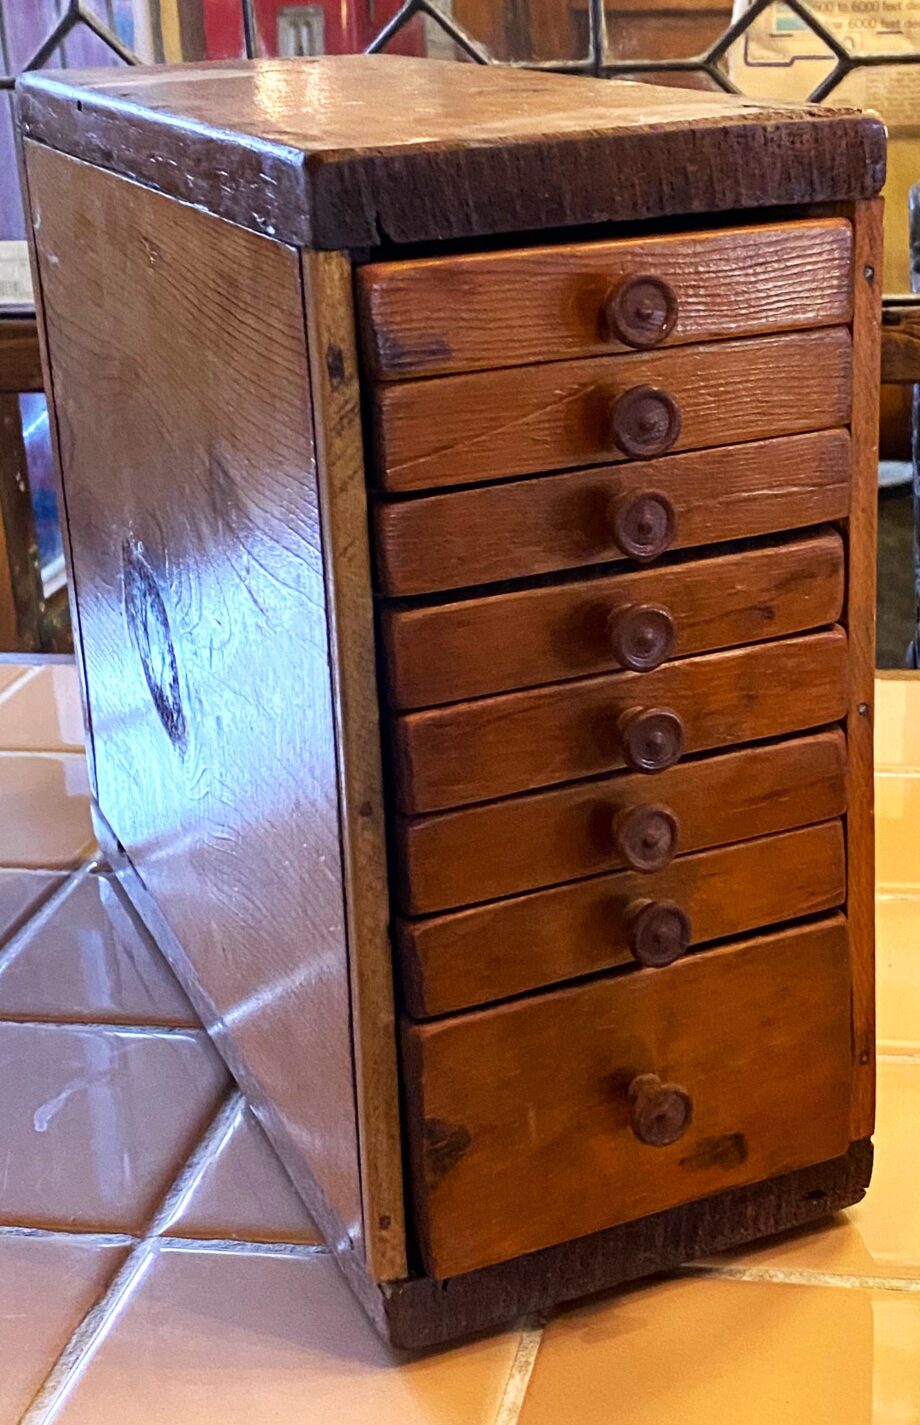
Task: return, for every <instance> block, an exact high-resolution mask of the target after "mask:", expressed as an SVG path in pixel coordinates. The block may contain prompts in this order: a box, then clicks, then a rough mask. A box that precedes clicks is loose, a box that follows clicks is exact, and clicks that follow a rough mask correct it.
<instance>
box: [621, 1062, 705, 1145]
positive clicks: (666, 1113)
mask: <svg viewBox="0 0 920 1425" xmlns="http://www.w3.org/2000/svg"><path fill="white" fill-rule="evenodd" d="M629 1108H630V1121H631V1123H632V1131H633V1133H635V1135H636V1137H637V1138H638V1139H639V1141H640V1143H648V1145H649V1146H650V1147H651V1148H666V1147H667V1146H668V1144H669V1143H676V1142H677V1140H678V1138H682V1137H683V1135H684V1134H685V1133H686V1131H687V1129H688V1128H689V1127H690V1124H691V1123H692V1122H693V1100H692V1098H691V1097H690V1095H689V1094H688V1093H687V1090H686V1089H684V1088H681V1086H680V1084H663V1083H662V1082H661V1079H660V1078H659V1077H658V1075H657V1074H637V1075H636V1077H635V1078H634V1079H633V1081H632V1083H631V1084H630V1086H629Z"/></svg>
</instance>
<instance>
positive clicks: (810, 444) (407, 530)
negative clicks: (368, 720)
mask: <svg viewBox="0 0 920 1425" xmlns="http://www.w3.org/2000/svg"><path fill="white" fill-rule="evenodd" d="M779 469H781V470H782V480H781V481H778V480H777V479H776V472H777V470H779ZM650 490H652V491H655V492H658V493H661V494H663V495H664V496H665V498H666V499H667V500H668V501H669V502H670V504H671V506H672V508H673V510H674V514H675V534H674V540H673V543H672V545H671V549H672V550H675V551H676V550H680V549H689V548H692V547H694V546H701V545H706V544H710V543H713V542H715V541H718V540H729V539H740V538H744V537H746V536H751V535H762V534H768V533H771V532H773V531H776V530H784V529H795V528H797V527H801V526H804V525H809V524H820V523H822V522H823V521H826V520H837V519H842V518H844V517H845V516H846V514H847V513H848V511H849V505H850V440H849V435H848V433H847V432H846V431H843V430H836V431H826V432H821V433H819V434H816V435H795V436H789V437H788V438H787V439H785V440H767V441H757V442H755V443H754V444H751V445H733V446H727V447H723V448H722V449H717V450H705V451H691V452H689V453H688V454H685V455H667V456H664V457H662V458H661V459H659V460H636V461H623V462H622V463H621V464H619V465H611V466H604V467H599V468H595V469H590V470H573V471H569V472H566V473H563V474H556V475H550V476H544V477H540V478H538V479H534V480H514V481H507V482H504V483H501V484H497V485H484V486H482V487H481V488H476V489H469V490H454V491H451V492H450V493H448V494H440V495H438V494H435V495H424V496H420V497H419V498H417V499H411V500H380V501H379V502H378V503H377V505H376V508H375V510H374V528H375V533H376V549H377V568H378V577H379V584H380V588H381V589H382V591H383V592H384V593H387V594H396V595H410V594H425V593H432V592H436V591H438V590H442V589H444V590H446V589H455V588H459V587H461V586H463V585H471V584H487V583H490V582H492V581H496V582H497V581H498V580H502V579H514V578H520V577H522V576H525V575H534V574H545V573H551V572H553V571H555V570H557V569H566V568H571V567H576V566H578V565H579V564H593V563H601V562H604V561H607V560H614V559H622V558H623V551H622V550H621V549H620V547H619V546H618V544H617V543H616V539H615V536H614V533H613V530H612V528H611V522H610V509H611V506H612V504H613V503H614V502H615V501H617V500H619V499H621V498H624V497H627V496H630V495H639V494H642V493H644V492H647V491H650Z"/></svg>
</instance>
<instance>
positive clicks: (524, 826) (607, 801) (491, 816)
mask: <svg viewBox="0 0 920 1425" xmlns="http://www.w3.org/2000/svg"><path fill="white" fill-rule="evenodd" d="M845 771H846V744H845V741H844V738H843V735H842V734H841V733H840V732H836V731H835V732H828V733H823V734H820V735H818V736H816V737H812V738H796V739H795V740H793V741H789V742H781V743H778V744H775V745H768V746H765V747H750V748H744V749H741V750H735V751H731V752H727V753H722V754H720V755H718V756H715V757H711V758H703V759H697V760H696V761H693V762H687V763H678V764H677V765H676V766H674V767H670V768H668V770H667V771H665V772H658V773H656V774H655V775H654V776H651V777H650V776H647V775H645V774H644V773H641V772H630V773H627V774H625V775H615V776H611V777H601V778H594V779H591V780H590V781H586V782H579V783H576V784H575V785H573V786H566V787H557V788H553V789H552V790H549V791H543V792H532V793H530V794H528V795H526V796H521V797H510V798H508V799H505V800H502V801H497V802H491V803H488V804H487V805H484V806H474V807H465V808H462V809H459V810H457V811H453V812H444V813H441V814H440V815H436V816H428V817H421V818H414V819H407V820H402V819H401V820H400V821H399V823H398V826H397V864H398V867H399V879H400V899H401V906H402V908H403V910H405V911H407V912H408V913H409V914H413V915H423V914H427V913H429V912H432V911H438V910H442V909H446V908H448V907H450V906H462V905H470V904H472V903H473V902H478V901H487V900H492V899H494V898H496V897H499V896H509V895H514V894H516V893H518V892H521V891H528V890H532V889H534V888H536V887H539V886H550V885H556V884H559V883H560V882H563V881H569V880H575V879H577V878H579V877H582V876H591V875H597V874H599V873H601V872H604V871H609V870H612V869H614V868H616V867H620V866H622V865H623V864H624V862H623V856H622V853H621V851H620V848H619V846H618V845H617V840H616V836H615V832H614V828H613V819H614V817H615V816H616V814H617V813H618V812H621V811H623V810H624V809H626V808H629V807H636V806H665V807H667V808H668V809H669V810H671V811H673V813H674V814H675V815H676V817H677V819H678V822H679V831H678V837H677V851H678V853H679V854H683V853H685V852H688V851H696V850H700V849H702V848H704V847H709V846H719V845H724V844H726V843H728V842H731V841H743V840H745V839H747V838H749V837H754V836H764V835H767V834H769V833H770V832H774V831H782V830H785V829H787V828H789V827H793V826H802V825H804V824H805V823H806V822H810V821H823V820H825V819H826V818H828V817H834V816H839V815H841V813H842V812H843V811H844V810H845V808H846V785H845Z"/></svg>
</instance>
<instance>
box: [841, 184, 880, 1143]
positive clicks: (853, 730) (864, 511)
mask: <svg viewBox="0 0 920 1425" xmlns="http://www.w3.org/2000/svg"><path fill="white" fill-rule="evenodd" d="M855 233H856V252H855V273H856V275H855V278H854V281H855V284H856V296H855V302H854V315H853V343H854V345H853V352H854V362H855V366H854V375H855V386H854V391H855V399H854V405H853V426H852V436H853V498H852V512H851V515H850V526H849V551H850V553H849V587H848V593H847V611H846V621H847V626H848V629H849V641H850V705H849V712H848V716H847V743H848V746H849V749H850V763H849V783H850V788H849V810H848V812H847V876H848V888H847V917H848V919H849V922H850V926H851V942H850V943H851V955H852V964H851V972H852V977H853V1118H852V1122H851V1125H850V1126H851V1136H852V1137H853V1138H854V1139H856V1138H864V1137H867V1136H868V1135H869V1134H870V1133H871V1132H872V1128H873V1125H874V1123H875V834H874V808H875V791H874V785H873V747H872V739H873V708H874V705H875V591H876V581H877V578H878V574H877V568H876V547H875V546H876V523H877V519H878V373H879V314H880V309H881V300H882V294H881V286H882V284H881V278H880V275H879V274H880V273H881V271H882V204H881V201H878V202H875V203H867V204H864V205H862V206H861V207H859V208H858V209H857V211H856V216H855Z"/></svg>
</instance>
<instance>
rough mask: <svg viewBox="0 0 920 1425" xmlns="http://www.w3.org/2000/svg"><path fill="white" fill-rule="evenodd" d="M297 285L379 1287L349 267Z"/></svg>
mask: <svg viewBox="0 0 920 1425" xmlns="http://www.w3.org/2000/svg"><path fill="white" fill-rule="evenodd" d="M303 264H304V266H303V270H304V287H305V293H306V311H307V328H308V346H309V353H310V376H311V382H312V387H313V420H314V434H315V439H316V463H317V482H318V487H319V509H320V518H321V523H322V532H323V563H324V568H325V577H326V599H327V609H328V624H329V646H330V653H331V666H332V689H333V712H334V715H335V729H336V744H337V747H338V749H339V753H338V784H339V808H340V819H341V834H342V858H343V868H344V873H345V914H346V925H347V931H348V960H349V971H350V983H351V1012H352V1027H353V1039H354V1056H355V1091H356V1097H357V1105H358V1146H359V1149H360V1154H361V1192H362V1201H363V1211H364V1245H365V1253H366V1258H367V1266H368V1270H369V1272H370V1273H371V1275H372V1276H373V1277H375V1279H376V1280H378V1281H395V1280H398V1279H399V1278H400V1277H404V1276H405V1275H406V1270H407V1266H406V1243H405V1236H406V1229H405V1206H404V1192H403V1177H402V1142H401V1136H400V1125H399V1086H398V1081H397V1071H396V1023H395V1016H394V1010H393V966H392V956H391V949H390V934H389V889H388V885H387V862H386V835H385V825H384V808H383V771H382V768H381V758H380V725H379V723H380V719H379V711H378V703H377V687H376V653H375V646H374V615H373V608H372V599H371V575H370V552H369V548H368V527H367V500H366V496H365V483H364V449H363V444H362V438H361V400H360V393H359V389H358V364H357V353H356V351H355V332H354V316H353V312H354V303H353V300H352V281H351V263H350V262H349V260H348V258H347V257H346V256H345V255H344V254H342V253H307V254H304V258H303Z"/></svg>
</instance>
